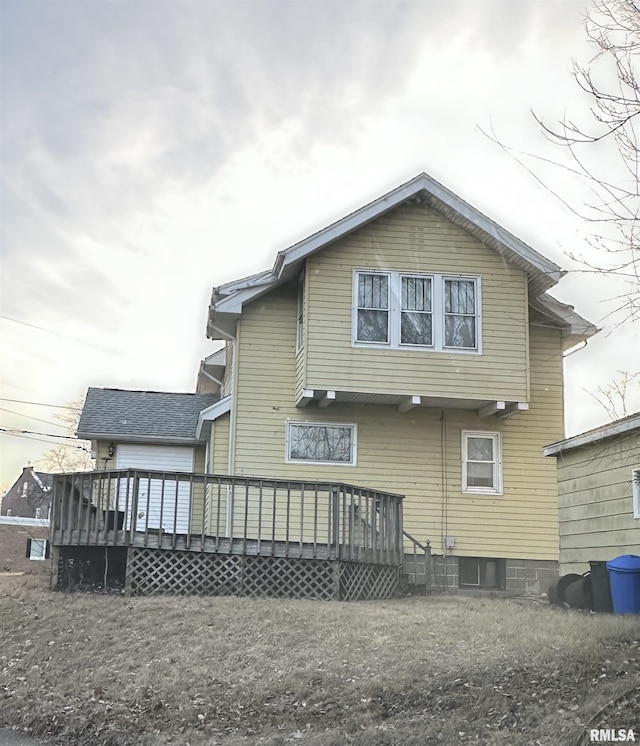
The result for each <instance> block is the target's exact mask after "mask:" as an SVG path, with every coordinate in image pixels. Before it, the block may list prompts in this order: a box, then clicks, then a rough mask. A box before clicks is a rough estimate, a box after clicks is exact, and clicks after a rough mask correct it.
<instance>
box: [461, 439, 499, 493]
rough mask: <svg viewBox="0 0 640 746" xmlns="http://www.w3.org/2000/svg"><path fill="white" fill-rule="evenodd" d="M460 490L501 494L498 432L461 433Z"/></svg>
mask: <svg viewBox="0 0 640 746" xmlns="http://www.w3.org/2000/svg"><path fill="white" fill-rule="evenodd" d="M462 491H463V492H475V493H478V494H490V495H499V494H502V456H501V443H500V433H481V432H463V433H462Z"/></svg>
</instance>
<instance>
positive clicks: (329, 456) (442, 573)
mask: <svg viewBox="0 0 640 746" xmlns="http://www.w3.org/2000/svg"><path fill="white" fill-rule="evenodd" d="M407 186H408V185H405V187H407ZM445 192H446V190H445ZM394 200H396V201H395V204H394ZM445 202H446V204H445ZM496 228H497V227H496V226H495V224H492V223H491V221H488V219H486V218H484V216H482V215H480V214H479V213H477V212H475V211H473V209H472V208H470V207H469V206H468V205H466V204H465V203H461V201H459V200H457V199H456V198H455V197H454V196H453V195H451V194H450V193H444V192H442V191H439V190H438V188H437V186H434V183H433V182H432V181H431V180H428V179H426V180H425V179H420V178H419V179H417V180H414V183H412V184H411V185H409V189H408V190H406V191H405V192H402V191H401V190H396V191H395V192H394V193H391V194H390V195H386V196H385V200H384V205H380V204H377V203H373V204H372V205H369V206H367V208H363V210H361V211H359V212H358V213H354V214H352V215H351V216H348V217H347V218H345V219H344V220H343V221H339V223H337V224H334V225H333V226H330V227H329V228H328V229H326V230H325V231H321V232H320V233H319V234H315V235H314V236H312V237H310V239H307V240H306V241H303V242H301V244H298V245H296V246H294V247H292V248H291V249H287V250H286V251H285V252H281V254H280V255H278V257H277V259H276V263H275V264H274V269H273V270H272V271H271V272H270V273H263V274H262V275H256V276H253V277H250V278H245V279H244V280H239V281H237V282H235V283H230V284H228V285H226V286H223V287H221V288H216V289H214V294H213V302H212V306H211V311H210V318H209V326H208V333H209V336H210V337H211V338H214V339H224V340H226V350H227V352H226V354H225V356H224V358H223V356H222V355H219V357H218V358H217V362H218V365H220V364H221V363H222V361H223V360H225V361H226V364H225V365H224V367H223V369H222V370H221V369H220V368H218V369H217V371H216V375H217V376H219V377H220V380H221V386H222V389H221V390H222V391H223V392H224V393H225V394H226V395H227V396H228V397H229V398H230V400H231V404H230V407H229V412H228V413H224V414H221V415H220V416H219V417H216V419H215V421H214V422H213V424H212V429H211V438H210V448H209V451H210V454H211V459H212V463H211V468H212V469H213V471H214V472H218V473H220V472H227V473H232V474H238V475H264V476H269V477H275V476H279V477H285V478H294V479H305V478H311V477H312V478H314V479H323V480H346V481H349V482H351V483H354V484H361V485H363V486H368V487H376V488H378V489H384V490H388V491H390V492H394V493H400V494H402V495H404V496H405V500H404V527H405V530H406V531H407V532H408V533H409V534H411V535H412V536H413V537H414V538H416V539H418V540H419V541H420V542H425V541H429V542H430V543H431V547H432V549H433V551H434V553H435V554H436V555H438V561H437V578H436V579H437V582H438V584H440V585H441V586H443V587H444V586H448V587H465V588H497V589H509V590H513V591H527V590H528V591H539V590H542V589H544V588H545V587H546V585H547V584H548V583H549V582H550V581H551V580H552V579H553V577H554V575H555V574H556V573H557V560H558V529H557V526H558V522H557V520H558V515H557V484H556V470H555V464H553V463H550V462H549V461H548V460H546V459H545V458H544V456H543V448H544V446H545V444H546V443H548V441H549V435H550V434H551V433H553V434H555V435H556V436H557V437H558V438H560V437H562V435H563V433H564V424H563V370H562V355H563V351H564V350H565V349H566V348H568V347H570V346H572V345H574V344H576V343H577V342H578V341H580V340H581V339H583V338H585V337H586V336H590V334H592V333H593V332H594V331H595V330H593V328H591V329H590V328H589V325H588V324H587V323H586V322H584V320H583V319H581V318H580V317H579V316H577V314H574V313H573V311H572V309H571V308H570V307H566V306H562V304H559V303H557V301H554V300H553V299H552V298H550V296H548V295H547V294H546V292H544V291H545V290H546V288H547V287H549V286H550V285H552V284H554V282H555V281H556V280H555V279H554V273H555V276H556V277H559V270H558V268H557V267H555V265H553V264H552V263H551V262H548V261H547V260H544V259H543V258H542V257H540V255H538V254H536V252H534V251H533V250H532V249H529V247H525V246H524V244H522V243H521V242H519V241H518V240H517V239H515V238H514V237H513V236H511V235H510V234H508V233H507V232H506V231H504V230H503V229H499V231H498V230H495V229H496ZM490 232H492V235H493V236H495V235H499V236H500V238H501V241H496V240H495V238H492V237H491V236H490V235H489V233H490ZM230 338H231V339H230ZM204 370H205V371H206V370H207V368H206V366H205V368H204ZM410 549H411V542H410V540H408V541H407V550H408V551H410Z"/></svg>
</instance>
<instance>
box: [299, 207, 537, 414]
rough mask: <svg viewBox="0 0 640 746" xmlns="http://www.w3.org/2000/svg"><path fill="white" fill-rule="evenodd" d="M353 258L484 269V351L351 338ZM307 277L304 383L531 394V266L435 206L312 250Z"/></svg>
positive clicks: (418, 267)
mask: <svg viewBox="0 0 640 746" xmlns="http://www.w3.org/2000/svg"><path fill="white" fill-rule="evenodd" d="M354 268H361V269H380V270H385V269H392V270H400V271H408V272H433V273H437V274H447V273H453V274H464V275H478V276H481V277H482V283H481V298H482V354H481V355H478V354H471V353H455V352H454V353H445V352H430V351H416V350H393V349H371V348H363V347H353V346H352V295H353V290H352V287H353V270H354ZM307 278H308V279H307V288H308V292H307V298H308V314H307V317H308V323H307V329H306V331H307V334H306V338H307V339H306V355H307V362H306V365H307V374H306V382H305V383H304V385H305V386H306V387H308V388H316V389H324V390H326V389H335V390H340V391H366V392H371V393H380V394H384V393H391V394H407V393H410V394H419V395H423V396H450V397H456V398H475V399H504V400H509V401H527V400H528V394H529V391H528V385H527V370H528V355H527V333H526V327H527V318H528V316H527V313H528V312H527V286H526V285H527V283H526V276H525V273H524V272H523V271H521V270H519V269H517V268H515V267H514V266H512V265H510V264H508V263H507V262H506V261H504V260H503V259H502V258H501V257H500V256H499V255H498V254H497V253H496V252H494V251H493V250H491V249H488V248H487V247H485V246H484V245H483V244H481V243H480V242H479V241H478V240H477V239H475V238H473V237H472V236H470V235H469V234H467V233H466V232H465V231H464V230H462V229H461V228H459V227H457V226H456V225H454V224H453V223H451V222H450V221H448V220H447V219H446V218H444V217H443V216H441V215H440V214H439V213H437V212H435V211H434V210H431V209H429V208H426V207H424V206H405V207H402V208H398V209H397V210H394V211H393V212H392V213H390V214H389V215H387V216H384V217H382V218H380V219H379V220H377V221H376V222H375V223H373V224H372V225H369V226H366V227H364V228H362V229H360V230H359V231H356V232H355V233H353V234H351V235H350V236H348V237H347V238H345V239H342V240H341V241H338V242H336V243H335V244H333V245H332V246H329V247H327V248H326V249H324V250H323V251H322V252H320V253H319V254H317V255H315V256H312V257H310V258H309V259H308V260H307ZM381 368H382V370H381ZM297 388H298V390H299V389H301V385H300V382H299V381H298V387H297Z"/></svg>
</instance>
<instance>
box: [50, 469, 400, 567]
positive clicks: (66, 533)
mask: <svg viewBox="0 0 640 746" xmlns="http://www.w3.org/2000/svg"><path fill="white" fill-rule="evenodd" d="M402 500H403V497H402V496H401V495H394V494H391V493H388V492H382V491H379V490H373V489H368V488H362V487H355V486H353V485H349V484H343V483H330V482H311V481H309V482H308V481H295V480H279V479H260V478H253V477H248V478H246V477H231V476H224V475H222V476H221V475H209V474H186V473H180V472H161V471H147V470H139V469H128V470H117V471H102V472H81V473H74V474H58V475H55V476H54V482H53V518H52V522H51V538H52V541H53V544H54V545H59V546H138V547H157V548H167V549H185V550H190V551H205V552H215V553H230V554H254V555H263V556H269V555H272V556H285V557H310V558H320V559H322V558H324V559H340V560H347V561H354V562H370V563H377V564H386V565H396V566H399V565H401V563H402V555H403V530H402Z"/></svg>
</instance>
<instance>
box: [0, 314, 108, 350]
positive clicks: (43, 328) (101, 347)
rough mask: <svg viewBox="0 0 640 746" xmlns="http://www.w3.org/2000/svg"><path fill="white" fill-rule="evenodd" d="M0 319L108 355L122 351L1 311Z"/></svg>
mask: <svg viewBox="0 0 640 746" xmlns="http://www.w3.org/2000/svg"><path fill="white" fill-rule="evenodd" d="M0 319H4V320H5V321H11V322H13V323H14V324H20V325H22V326H28V327H30V328H31V329H37V330H38V331H41V332H47V334H53V335H54V336H56V337H64V338H66V339H70V340H72V341H73V342H75V343H76V344H80V345H84V346H88V347H94V348H96V349H98V350H102V351H103V352H108V353H109V354H110V355H118V356H119V357H122V356H123V353H122V352H121V351H120V350H116V349H114V348H113V347H105V346H104V345H101V344H98V343H97V342H92V341H91V340H88V339H80V338H79V337H74V336H73V335H71V334H65V333H64V332H57V331H55V330H54V329H47V327H46V326H39V325H38V324H31V323H29V322H28V321H21V320H20V319H14V318H13V317H12V316H7V315H5V314H3V313H0Z"/></svg>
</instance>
